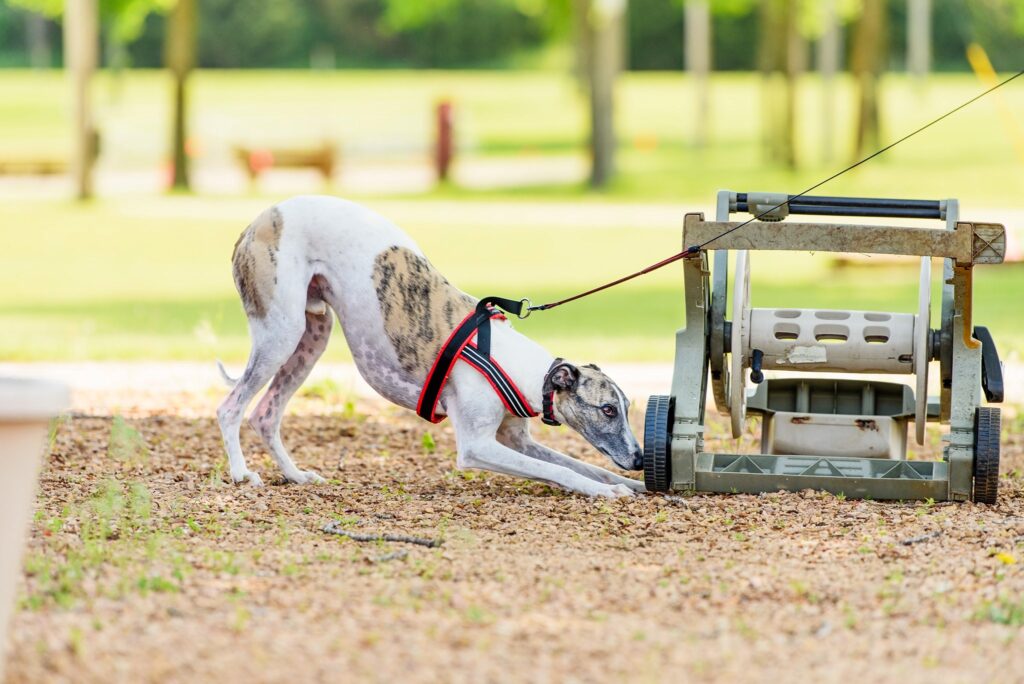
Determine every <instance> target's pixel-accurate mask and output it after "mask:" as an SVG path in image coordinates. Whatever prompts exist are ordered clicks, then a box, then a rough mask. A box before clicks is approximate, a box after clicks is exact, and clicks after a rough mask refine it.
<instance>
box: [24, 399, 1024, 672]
mask: <svg viewBox="0 0 1024 684" xmlns="http://www.w3.org/2000/svg"><path fill="white" fill-rule="evenodd" d="M144 399H145V401H140V402H138V403H137V404H136V403H133V399H132V397H131V396H130V394H125V393H124V392H121V393H119V394H117V395H116V397H115V398H113V399H112V398H111V397H110V396H101V395H100V394H93V395H84V396H83V395H81V394H80V395H79V396H78V398H77V399H76V403H77V408H78V409H80V410H79V412H78V413H77V414H76V415H77V417H72V418H69V419H66V420H64V421H62V422H61V423H60V424H59V426H58V429H57V430H56V434H55V437H54V441H53V447H52V452H51V454H50V456H49V458H48V460H47V464H46V467H45V469H44V473H43V476H42V489H41V493H40V496H39V501H38V513H37V515H36V519H35V521H34V523H33V527H32V534H31V539H30V546H29V549H28V551H27V554H26V571H25V579H24V583H23V585H22V587H21V591H20V593H21V608H20V611H19V612H18V614H17V615H16V617H15V619H14V621H13V624H12V630H11V631H12V634H11V638H10V640H11V643H10V644H9V645H10V649H11V650H10V652H9V653H10V660H9V664H8V676H9V681H10V682H41V681H45V682H61V681H69V682H70V681H74V682H117V681H125V682H142V681H182V682H184V681H188V682H195V681H261V682H262V681H319V680H331V681H410V682H421V681H422V682H432V681H444V682H449V681H451V682H490V681H529V682H545V681H551V682H563V681H565V682H572V681H580V682H584V681H597V680H606V681H608V680H611V681H620V680H622V681H640V682H647V681H651V682H658V681H682V680H687V681H725V682H737V681H765V680H777V681H823V682H830V681H840V680H845V681H849V680H850V679H851V678H853V677H857V678H858V680H860V681H879V680H882V679H887V680H895V679H897V678H899V679H900V680H902V681H904V682H916V681H921V682H924V681H928V682H936V681H958V682H960V681H994V682H1004V681H1005V682H1020V681H1024V634H1022V633H1021V632H1022V627H1024V476H1022V471H1024V447H1022V438H1021V436H1020V435H1018V434H1005V435H1004V443H1003V444H1004V445H1003V449H1004V457H1003V475H1004V478H1003V482H1002V495H1001V499H1000V503H999V504H998V505H997V506H994V507H988V506H982V505H975V504H942V503H928V502H917V503H905V504H902V503H878V502H868V501H852V500H843V499H841V498H839V497H835V496H831V495H826V494H819V493H813V492H803V493H773V494H765V495H761V496H743V495H736V496H694V497H691V498H686V499H683V498H671V499H666V498H663V497H660V496H643V497H638V498H635V499H630V500H616V501H594V500H589V499H585V498H582V497H579V496H572V495H567V494H564V493H562V492H558V491H554V490H552V489H550V488H548V487H546V486H543V485H540V484H535V483H528V482H521V481H518V480H515V479H512V478H508V477H504V476H499V475H490V474H479V473H459V472H457V471H455V469H454V466H455V458H454V448H455V445H454V440H453V437H452V434H451V432H450V430H449V429H448V428H447V427H445V426H444V425H442V426H427V425H426V424H425V423H423V422H422V421H420V420H419V419H417V418H415V417H414V416H412V415H411V414H409V413H405V412H400V411H398V410H395V409H393V408H390V407H386V406H384V405H381V404H374V403H372V402H368V401H365V400H360V401H359V402H357V403H355V404H352V403H348V402H341V403H334V404H332V403H324V402H323V401H319V400H316V399H312V398H307V399H304V400H302V401H300V402H298V404H297V405H296V407H295V411H296V415H293V416H289V417H288V418H287V419H286V422H285V440H286V442H287V443H289V445H290V446H291V447H292V451H293V455H294V456H295V458H296V460H297V462H298V463H299V464H300V465H301V466H303V467H313V468H315V469H316V470H318V471H319V472H320V473H321V474H322V475H324V476H325V477H327V478H330V481H329V483H328V484H325V485H318V486H308V487H295V486H286V485H283V484H281V483H280V479H279V476H277V472H276V468H275V467H274V466H273V464H272V463H271V461H270V459H269V457H267V456H266V454H265V452H263V451H262V449H261V448H260V447H259V446H258V445H257V442H256V440H255V436H254V435H253V434H252V433H251V432H249V431H247V432H246V433H245V435H244V441H243V444H244V445H245V448H246V452H247V453H249V454H252V455H253V456H251V457H250V458H251V462H252V463H254V464H255V466H256V468H257V469H258V470H259V471H260V472H261V473H262V474H263V476H264V479H265V480H267V481H268V482H269V483H270V485H269V486H267V487H265V488H263V489H259V490H257V489H252V488H250V487H238V486H234V485H232V484H230V483H228V482H226V481H225V461H224V458H223V456H222V452H221V447H220V441H219V434H218V431H217V427H216V424H215V422H214V421H213V420H212V419H210V418H208V417H204V416H208V415H210V414H209V413H208V412H207V410H208V407H209V406H210V405H212V404H213V403H214V401H215V398H214V397H213V396H212V395H189V396H185V395H182V396H172V395H165V396H164V397H163V401H162V402H160V403H157V402H153V401H150V399H152V398H151V397H145V398H144ZM90 402H91V403H90ZM111 407H116V412H115V410H113V409H112V408H111ZM83 409H84V410H85V411H87V412H88V413H83V412H82V410H83ZM638 417H639V416H634V419H637V418H638ZM428 429H429V436H427V435H428ZM717 432H718V433H719V434H722V433H723V432H724V426H723V425H722V424H720V423H719V424H718V430H717ZM1008 432H1009V431H1008ZM638 433H639V432H638ZM543 436H544V439H545V441H546V442H548V443H550V444H552V445H553V446H555V447H557V448H560V449H562V450H564V451H566V452H568V453H572V454H574V455H580V456H584V457H586V458H588V459H590V458H593V459H594V462H600V460H598V459H599V458H600V457H596V458H595V457H594V456H593V455H592V454H591V451H590V450H589V449H588V448H587V447H586V445H585V444H584V443H583V442H582V440H580V439H579V438H578V437H577V436H575V435H573V434H571V433H570V432H568V431H566V430H564V429H555V430H552V429H544V431H543ZM745 441H746V444H745V445H744V446H745V447H747V448H749V447H751V446H752V440H751V439H747V440H745ZM717 447H718V448H735V445H734V444H733V443H732V442H731V441H730V442H728V443H723V444H719V445H717ZM275 480H277V481H275ZM331 521H336V522H337V523H338V524H339V526H340V527H341V529H344V530H346V531H351V532H354V533H365V534H368V533H393V534H403V535H413V536H417V537H424V538H429V539H437V540H441V541H442V542H443V544H442V545H441V546H440V547H439V548H427V547H424V546H419V545H414V544H406V543H358V542H355V541H352V540H350V539H347V538H344V537H340V536H334V535H328V534H325V533H324V532H322V531H321V528H322V527H323V526H324V525H325V524H326V523H329V522H331Z"/></svg>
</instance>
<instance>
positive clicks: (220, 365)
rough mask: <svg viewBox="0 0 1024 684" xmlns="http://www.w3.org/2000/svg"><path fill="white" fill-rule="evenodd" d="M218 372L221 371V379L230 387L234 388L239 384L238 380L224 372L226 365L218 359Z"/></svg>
mask: <svg viewBox="0 0 1024 684" xmlns="http://www.w3.org/2000/svg"><path fill="white" fill-rule="evenodd" d="M217 370H219V371H220V377H222V378H224V382H226V383H227V384H228V386H229V387H234V386H235V385H237V384H238V378H233V377H231V376H230V375H228V372H227V371H226V370H224V364H223V363H221V362H220V359H217Z"/></svg>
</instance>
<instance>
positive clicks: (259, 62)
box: [0, 0, 1024, 71]
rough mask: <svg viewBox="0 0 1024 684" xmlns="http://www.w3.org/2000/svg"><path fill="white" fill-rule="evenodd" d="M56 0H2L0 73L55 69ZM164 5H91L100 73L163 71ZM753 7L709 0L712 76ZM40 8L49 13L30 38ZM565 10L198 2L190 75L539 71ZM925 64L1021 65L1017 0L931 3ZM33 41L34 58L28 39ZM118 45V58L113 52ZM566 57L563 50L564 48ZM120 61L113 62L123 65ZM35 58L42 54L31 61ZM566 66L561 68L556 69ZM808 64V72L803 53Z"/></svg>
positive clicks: (638, 32)
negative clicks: (975, 59) (41, 63)
mask: <svg viewBox="0 0 1024 684" xmlns="http://www.w3.org/2000/svg"><path fill="white" fill-rule="evenodd" d="M682 3H683V0H630V2H629V4H628V9H627V12H628V14H627V23H628V39H627V40H628V42H627V45H628V48H627V50H628V59H627V67H628V68H629V69H631V70H666V69H668V70H677V69H681V68H682V66H683V46H682V41H683V33H684V27H683V21H684V13H683V12H682V11H680V6H681V5H682ZM62 4H63V1H62V0H0V66H29V65H30V64H31V61H32V55H33V54H35V55H37V56H38V55H44V56H45V60H46V61H47V63H49V64H50V65H53V66H58V65H60V63H61V50H60V40H59V26H58V24H59V22H60V18H59V16H58V15H59V14H60V9H61V7H62ZM170 5H173V0H102V2H101V3H100V7H101V13H102V15H103V23H102V33H103V40H104V45H105V46H106V49H105V50H104V54H103V64H104V65H110V66H116V64H113V62H115V61H116V60H118V59H124V60H125V65H130V66H132V67H137V68H157V67H160V66H162V64H163V58H162V49H163V48H162V46H163V40H164V35H165V32H166V22H167V19H166V11H167V9H168V8H169V6H170ZM758 5H759V3H757V2H755V0H714V2H712V3H711V11H712V13H713V14H714V20H715V30H714V34H713V36H712V39H713V49H712V54H713V62H714V63H713V67H714V69H715V70H716V71H735V70H740V71H742V70H751V69H755V68H757V50H758V11H759V7H758ZM859 8H860V4H859V3H858V2H857V1H856V0H843V1H842V2H840V3H839V12H840V18H841V20H842V30H843V32H844V34H846V35H844V36H843V38H842V42H843V44H844V45H846V46H849V45H850V44H851V40H850V36H849V35H848V34H849V33H850V30H851V28H850V27H851V24H852V22H853V21H854V20H855V19H856V18H857V16H858V13H859ZM30 10H37V11H40V12H42V13H43V14H45V15H47V16H48V17H50V18H48V19H46V20H45V22H44V24H43V26H42V29H41V30H40V29H39V28H31V25H32V22H33V21H35V19H34V13H33V12H32V11H30ZM819 10H820V3H818V2H816V0H803V1H802V6H801V22H800V26H801V31H802V32H803V33H804V34H805V37H807V38H809V39H813V38H814V37H815V34H816V32H817V31H819V30H820V22H819V21H818V19H817V15H818V13H819ZM886 11H887V13H888V17H887V19H888V26H889V30H888V37H887V40H888V43H889V46H888V47H889V49H888V50H887V55H888V67H889V68H890V69H900V68H902V67H903V66H904V64H905V61H906V58H905V52H906V50H905V47H906V33H907V31H906V23H907V5H906V3H905V2H890V3H888V4H887V9H886ZM570 15H571V1H570V0H302V1H300V2H287V3H285V2H265V1H263V0H202V2H200V3H199V22H198V23H199V26H200V33H199V46H198V50H199V66H200V67H204V68H309V67H314V68H333V67H402V68H453V67H458V68H495V67H501V66H521V65H523V64H531V63H533V64H543V63H545V60H546V59H547V58H548V55H549V53H550V52H551V50H552V49H553V48H555V49H557V48H558V47H560V46H561V47H563V48H564V47H565V44H566V43H568V41H569V36H570V33H571V17H570ZM932 26H933V28H932V31H933V34H932V35H933V41H932V54H933V68H934V70H937V71H955V70H967V69H968V65H967V62H966V60H965V59H964V52H965V49H966V47H967V45H968V44H970V43H971V42H977V43H980V44H982V45H984V46H985V48H986V50H987V51H988V54H989V57H990V58H991V60H992V62H993V63H995V64H1016V63H1019V61H1020V58H1021V52H1022V37H1024V3H1022V2H1020V0H970V1H967V0H934V2H933V8H932ZM32 41H37V42H42V44H43V47H42V49H38V48H37V49H36V50H33V49H32V46H31V45H30V42H32ZM119 46H121V47H123V50H119ZM562 52H564V53H566V54H567V50H562ZM122 55H123V56H122ZM39 58H40V59H43V57H39ZM567 59H568V58H567V57H566V59H565V60H564V61H567ZM807 59H808V61H809V63H810V62H813V55H810V54H808V56H807Z"/></svg>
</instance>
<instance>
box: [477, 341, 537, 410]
mask: <svg viewBox="0 0 1024 684" xmlns="http://www.w3.org/2000/svg"><path fill="white" fill-rule="evenodd" d="M481 331H483V328H481ZM477 337H478V338H479V334H478V335H477ZM462 360H463V361H466V362H467V363H469V365H470V366H472V367H473V368H475V369H477V370H478V371H480V373H481V375H483V376H484V378H486V379H487V382H489V383H490V384H491V387H493V388H494V391H495V393H497V395H498V398H499V399H501V403H503V404H504V405H505V408H506V409H507V410H508V412H509V413H511V414H514V415H517V416H519V417H520V418H533V417H534V416H536V415H537V412H536V411H534V410H533V409H532V408H530V402H528V401H527V400H526V397H524V396H523V393H522V392H520V391H519V388H518V387H516V384H515V383H514V382H512V379H511V378H510V377H508V373H506V372H505V369H503V368H502V367H501V366H499V365H498V362H497V361H495V360H494V359H492V358H490V357H489V356H484V355H483V354H481V353H480V351H479V344H476V345H474V344H473V343H472V342H470V343H469V344H467V345H466V347H465V348H464V349H463V350H462Z"/></svg>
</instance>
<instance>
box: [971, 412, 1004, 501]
mask: <svg viewBox="0 0 1024 684" xmlns="http://www.w3.org/2000/svg"><path fill="white" fill-rule="evenodd" d="M1000 424H1001V419H1000V414H999V409H997V408H992V407H990V406H979V407H978V408H977V409H975V412H974V495H973V496H972V497H971V498H972V499H974V501H975V502H977V503H983V504H994V503H995V502H996V498H997V497H998V496H999V428H1000Z"/></svg>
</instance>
